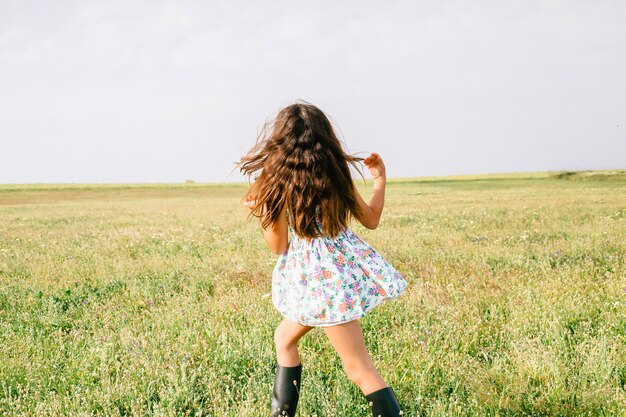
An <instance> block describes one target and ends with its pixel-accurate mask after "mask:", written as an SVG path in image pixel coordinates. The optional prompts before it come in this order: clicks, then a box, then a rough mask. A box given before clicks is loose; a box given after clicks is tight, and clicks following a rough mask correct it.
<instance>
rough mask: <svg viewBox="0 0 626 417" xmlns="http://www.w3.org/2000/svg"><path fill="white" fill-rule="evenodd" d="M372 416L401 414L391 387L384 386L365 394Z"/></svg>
mask: <svg viewBox="0 0 626 417" xmlns="http://www.w3.org/2000/svg"><path fill="white" fill-rule="evenodd" d="M365 398H366V399H367V402H368V404H369V406H370V407H371V408H372V416H374V417H397V416H401V415H402V410H400V404H398V399H397V398H396V394H395V393H394V392H393V390H392V389H391V387H385V388H383V389H379V390H378V391H374V392H372V393H371V394H367V395H366V396H365Z"/></svg>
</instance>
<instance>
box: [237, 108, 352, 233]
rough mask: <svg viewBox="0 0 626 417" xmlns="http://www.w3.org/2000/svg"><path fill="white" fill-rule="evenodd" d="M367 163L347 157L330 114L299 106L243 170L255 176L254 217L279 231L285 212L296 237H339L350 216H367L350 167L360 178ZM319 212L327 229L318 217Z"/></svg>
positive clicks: (266, 133)
mask: <svg viewBox="0 0 626 417" xmlns="http://www.w3.org/2000/svg"><path fill="white" fill-rule="evenodd" d="M362 160H363V158H359V157H356V156H353V155H350V154H347V153H346V152H345V151H344V150H343V147H342V145H341V142H340V141H339V139H338V138H337V136H336V135H335V132H334V131H333V127H332V125H331V123H330V121H329V120H328V118H327V117H326V115H325V114H324V113H323V112H322V111H321V110H320V109H318V108H317V107H315V106H314V105H312V104H310V103H307V102H303V101H298V102H296V103H295V104H292V105H290V106H287V107H285V108H283V109H282V110H281V111H280V112H279V113H278V115H277V116H276V118H275V120H274V121H273V123H267V124H266V125H265V127H264V129H263V130H262V131H261V134H260V135H259V138H258V139H257V142H256V144H255V145H254V147H253V148H252V149H251V150H250V151H249V152H248V154H247V155H245V156H244V157H242V158H241V161H240V162H239V164H238V166H239V169H240V171H241V172H242V173H243V174H244V175H248V176H251V175H252V174H255V173H256V175H255V181H254V182H253V183H252V185H251V186H250V188H249V189H248V192H247V193H246V195H245V197H244V198H251V199H255V200H256V201H255V203H254V204H255V205H254V207H253V209H252V211H251V215H253V216H256V217H259V218H261V224H262V226H263V228H265V229H267V228H269V227H271V226H273V225H274V224H275V223H276V222H277V221H278V218H279V216H280V215H281V214H282V212H283V210H284V209H287V211H288V216H289V223H290V224H291V226H292V228H293V230H294V232H295V233H296V235H298V236H300V237H303V238H314V237H319V236H322V235H326V236H337V234H339V232H340V231H341V230H342V229H344V228H345V227H347V225H348V221H349V220H350V216H353V217H357V218H358V217H359V216H360V215H361V212H360V209H359V204H358V201H357V197H356V188H355V185H354V182H353V180H352V175H351V173H350V168H349V164H350V165H352V166H353V167H354V168H355V169H356V170H357V171H358V172H359V173H361V175H362V172H361V170H360V167H359V165H358V163H359V162H360V161H362ZM318 207H319V217H320V219H321V223H322V230H320V228H319V227H318V225H317V223H316V221H315V216H316V209H317V208H318Z"/></svg>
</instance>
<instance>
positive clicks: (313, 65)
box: [0, 0, 626, 183]
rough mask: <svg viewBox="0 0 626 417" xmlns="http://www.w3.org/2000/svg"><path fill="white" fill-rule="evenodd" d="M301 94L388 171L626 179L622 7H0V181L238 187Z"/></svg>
mask: <svg viewBox="0 0 626 417" xmlns="http://www.w3.org/2000/svg"><path fill="white" fill-rule="evenodd" d="M296 99H304V100H307V101H309V102H312V103H313V104H316V105H317V106H319V107H320V108H321V109H322V110H323V111H325V112H326V113H327V114H328V115H329V116H330V117H331V118H332V119H333V120H334V121H335V122H336V123H337V125H338V126H339V127H340V128H341V133H342V136H343V139H344V141H345V142H346V144H347V145H348V149H349V151H351V152H370V151H377V152H379V153H381V154H382V156H383V158H384V159H385V162H386V164H387V172H388V176H389V177H408V176H423V175H446V174H462V173H488V172H511V171H537V170H560V169H607V168H626V1H624V0H622V1H603V0H598V1H572V0H563V1H549V0H546V1H521V0H520V1H502V0H500V1H464V2H462V1H458V2H457V1H442V0H426V1H419V2H418V1H322V0H320V1H315V2H312V1H307V2H304V1H296V0H291V1H263V2H260V1H255V2H253V1H248V2H240V1H155V0H150V1H147V0H146V1H121V0H120V1H90V0H80V1H79V0H77V1H54V2H52V1H49V2H44V1H34V0H32V1H13V0H0V183H23V182H181V181H184V180H186V179H194V180H196V181H199V182H205V181H219V182H222V181H240V180H242V178H243V177H241V176H240V175H239V174H238V173H237V172H234V173H232V174H231V169H232V167H233V162H234V161H237V160H238V159H239V157H240V156H241V155H242V154H243V153H245V151H246V150H247V149H248V148H249V147H250V146H252V145H253V143H254V141H255V139H256V135H257V131H258V129H259V128H260V126H261V125H262V124H263V123H264V121H265V120H266V119H267V118H268V117H269V116H270V115H272V114H274V113H275V112H276V111H277V110H278V109H279V108H280V107H282V106H284V105H286V104H290V103H292V102H293V101H294V100H296Z"/></svg>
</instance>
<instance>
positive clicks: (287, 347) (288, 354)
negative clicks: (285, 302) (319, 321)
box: [274, 319, 313, 366]
mask: <svg viewBox="0 0 626 417" xmlns="http://www.w3.org/2000/svg"><path fill="white" fill-rule="evenodd" d="M312 328H313V327H310V326H303V325H302V324H300V323H294V322H292V321H288V320H285V319H283V321H281V322H280V324H279V325H278V327H277V328H276V331H275V332H274V344H275V345H276V359H277V361H278V364H279V365H280V366H298V365H299V364H300V355H299V354H298V341H299V340H300V338H301V337H302V336H304V335H305V334H306V333H307V332H308V331H309V330H311V329H312Z"/></svg>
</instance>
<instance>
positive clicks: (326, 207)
mask: <svg viewBox="0 0 626 417" xmlns="http://www.w3.org/2000/svg"><path fill="white" fill-rule="evenodd" d="M360 161H363V162H364V163H365V165H366V166H367V167H368V169H369V171H370V173H371V175H372V177H373V178H374V190H373V194H372V197H371V199H370V201H369V203H366V202H365V201H364V200H363V198H362V197H361V195H360V194H359V193H358V191H357V189H356V187H355V185H354V182H353V180H352V176H351V174H350V169H349V165H352V166H354V167H355V168H356V169H357V170H358V169H359V167H358V165H357V164H358V162H360ZM239 167H240V169H241V171H242V173H244V174H246V175H252V174H256V175H255V181H254V182H253V183H252V185H251V187H250V189H249V190H248V192H247V193H246V195H245V197H244V205H246V206H247V207H249V208H250V209H251V214H252V215H254V216H256V217H259V218H260V220H261V226H262V229H263V234H264V236H265V240H266V242H267V245H268V246H269V248H270V249H271V251H272V252H274V253H275V254H277V255H280V257H279V258H278V262H277V263H276V267H275V268H274V271H273V274H272V302H273V304H274V306H275V307H276V308H277V309H278V311H279V312H280V313H281V314H282V316H283V317H284V318H283V320H282V322H281V323H280V324H279V326H278V328H277V329H276V332H275V335H274V342H275V344H276V356H277V360H278V366H277V370H276V379H275V383H274V390H273V394H272V399H271V416H272V417H274V416H290V417H293V416H295V412H296V406H297V404H298V398H299V393H300V377H301V372H302V364H301V363H300V357H299V355H298V348H297V344H298V341H299V340H300V338H301V337H302V336H304V335H305V334H306V333H307V332H308V331H309V330H311V329H312V328H313V327H317V326H320V327H323V328H324V331H325V333H326V335H327V336H328V339H329V340H330V343H331V344H332V345H333V347H334V348H335V350H336V351H337V353H338V354H339V356H340V357H341V361H342V364H343V367H344V370H345V371H346V373H347V375H348V377H349V378H350V379H351V380H352V381H353V382H354V383H355V384H357V385H358V386H359V388H360V389H361V391H362V392H363V394H364V395H365V397H366V399H367V401H368V403H369V405H370V407H371V408H372V414H373V416H374V417H387V416H398V415H401V414H402V411H400V406H399V405H398V401H397V399H396V397H395V394H394V392H393V390H392V389H391V387H389V386H387V384H386V383H385V381H384V380H383V379H382V377H381V376H380V374H379V373H378V372H377V371H376V369H375V367H374V364H373V362H372V358H371V357H370V355H369V353H368V352H367V349H366V347H365V343H364V340H363V334H362V331H361V327H360V325H359V321H358V320H359V319H360V318H361V317H363V316H364V315H365V313H366V312H367V311H369V310H371V309H372V308H374V307H375V306H377V305H378V304H380V303H381V302H383V301H384V300H390V299H395V298H397V297H398V296H399V295H400V294H401V293H402V292H403V291H404V289H405V287H406V285H407V282H406V281H405V280H404V278H403V277H402V276H401V275H400V274H399V273H398V272H397V271H396V270H395V269H394V268H393V267H392V266H391V265H390V264H389V263H387V261H385V259H383V257H382V256H381V255H380V254H379V253H378V252H376V251H375V250H374V249H373V248H372V247H371V246H369V245H368V244H367V243H365V242H364V241H363V240H362V239H361V238H359V237H358V236H357V235H356V234H354V233H353V232H352V231H351V230H350V229H349V228H348V221H349V220H350V218H351V217H353V218H355V219H356V220H358V221H359V222H360V223H361V224H362V225H363V226H365V227H366V228H368V229H375V228H376V227H377V226H378V223H379V221H380V216H381V213H382V211H383V204H384V200H385V184H386V176H385V165H384V164H383V160H382V158H381V157H380V155H378V154H376V153H372V154H371V155H370V156H369V157H367V158H365V159H362V158H357V157H354V156H352V155H349V154H346V153H345V152H344V150H343V149H342V146H341V143H340V142H339V140H338V139H337V136H336V135H335V133H334V131H333V128H332V126H331V123H330V121H329V120H328V118H327V117H326V115H324V113H322V111H321V110H319V109H318V108H317V107H315V106H313V105H311V104H309V103H306V102H297V103H296V104H293V105H290V106H288V107H286V108H284V109H282V110H281V111H280V112H279V113H278V115H277V116H276V120H275V121H274V123H273V125H270V126H269V127H268V126H266V128H265V129H264V131H263V133H262V134H261V136H260V138H259V140H258V141H257V143H256V145H255V146H254V147H253V148H252V150H251V151H250V152H249V153H248V154H247V155H246V156H244V157H243V158H242V159H241V161H240V163H239ZM359 172H360V171H359ZM289 236H291V240H289Z"/></svg>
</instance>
